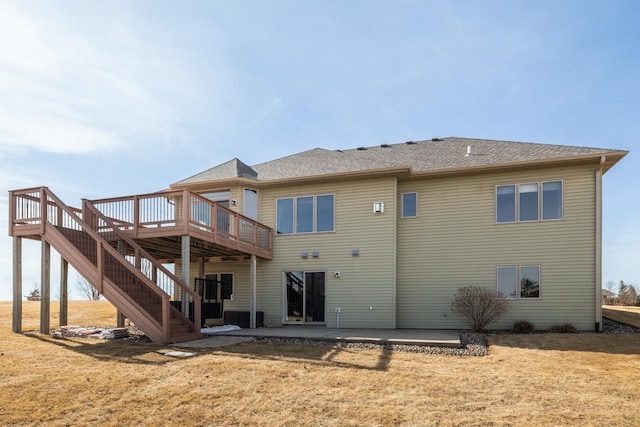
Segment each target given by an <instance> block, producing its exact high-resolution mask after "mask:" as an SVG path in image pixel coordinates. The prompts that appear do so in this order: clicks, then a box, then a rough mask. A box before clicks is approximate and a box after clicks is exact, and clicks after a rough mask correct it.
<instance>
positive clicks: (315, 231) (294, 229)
mask: <svg viewBox="0 0 640 427" xmlns="http://www.w3.org/2000/svg"><path fill="white" fill-rule="evenodd" d="M323 196H331V197H332V199H333V205H332V207H331V209H332V214H333V218H332V219H333V221H332V229H331V230H322V231H318V229H317V228H318V197H323ZM307 197H311V198H312V199H313V212H312V230H311V231H298V230H297V224H296V217H297V214H298V199H303V198H307ZM280 200H291V201H292V203H293V217H292V221H293V224H292V231H291V233H278V202H279V201H280ZM275 228H276V236H286V235H291V234H322V233H334V232H335V231H336V195H335V193H323V194H310V195H304V196H293V197H279V198H277V199H276V227H275Z"/></svg>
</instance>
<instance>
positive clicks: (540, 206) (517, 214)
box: [493, 179, 565, 225]
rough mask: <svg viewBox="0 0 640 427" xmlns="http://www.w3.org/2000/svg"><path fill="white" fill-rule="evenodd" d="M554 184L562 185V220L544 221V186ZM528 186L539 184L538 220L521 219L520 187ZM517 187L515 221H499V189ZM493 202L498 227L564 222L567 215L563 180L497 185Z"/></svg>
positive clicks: (495, 222) (495, 221) (550, 219)
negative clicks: (565, 212)
mask: <svg viewBox="0 0 640 427" xmlns="http://www.w3.org/2000/svg"><path fill="white" fill-rule="evenodd" d="M553 182H559V183H560V185H561V186H562V188H561V191H560V195H561V196H560V197H561V206H560V210H561V215H560V218H549V219H544V217H543V215H544V197H543V193H544V191H543V188H544V184H546V183H553ZM527 184H537V185H538V219H535V220H521V219H520V186H522V185H527ZM511 186H513V187H515V191H516V192H515V221H498V188H499V187H511ZM493 194H494V197H493V202H494V216H493V221H494V224H496V225H501V224H517V223H522V224H527V223H535V222H549V221H564V219H565V215H564V211H565V209H564V208H565V185H564V180H563V179H548V180H544V181H526V182H519V183H518V182H516V183H513V182H511V183H508V184H496V185H495V186H494V190H493Z"/></svg>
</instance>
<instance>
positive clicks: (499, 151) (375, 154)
mask: <svg viewBox="0 0 640 427" xmlns="http://www.w3.org/2000/svg"><path fill="white" fill-rule="evenodd" d="M468 151H469V152H470V154H469V155H467V152H468ZM626 154H627V151H624V150H615V149H604V148H590V147H578V146H568V145H550V144H538V143H528V142H514V141H496V140H487V139H471V138H458V137H448V138H434V139H431V140H425V141H416V142H413V141H409V142H405V143H400V144H383V145H380V146H372V147H359V148H355V149H349V150H326V149H322V148H314V149H312V150H308V151H303V152H301V153H298V154H293V155H291V156H287V157H282V158H280V159H276V160H272V161H269V162H265V163H260V164H258V165H254V166H252V167H249V166H247V165H245V164H244V163H242V162H241V161H240V160H238V159H233V160H230V161H229V162H226V163H223V164H221V165H218V166H215V167H213V168H211V169H208V170H206V171H204V172H201V173H199V174H196V175H194V176H192V177H190V178H187V179H185V180H182V181H179V182H177V183H176V184H174V185H178V186H181V185H184V184H193V183H201V182H206V181H216V180H225V179H233V178H248V179H250V180H255V181H257V182H268V181H277V180H283V179H287V178H307V177H309V178H310V177H322V176H329V175H339V174H347V173H366V172H367V171H372V172H373V171H379V170H386V169H398V168H406V169H407V172H409V171H410V172H411V174H426V173H447V171H464V170H470V171H471V170H476V169H486V168H488V167H496V168H497V167H506V166H518V165H522V166H524V165H527V164H534V163H552V162H563V161H564V162H566V161H569V160H572V161H580V160H588V159H597V158H599V157H601V156H607V157H608V161H607V163H606V165H605V170H607V169H609V168H610V167H611V166H613V165H614V164H615V163H616V162H617V161H619V160H620V159H621V158H622V157H624V156H625V155H626Z"/></svg>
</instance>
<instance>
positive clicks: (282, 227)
mask: <svg viewBox="0 0 640 427" xmlns="http://www.w3.org/2000/svg"><path fill="white" fill-rule="evenodd" d="M334 202H335V196H334V195H333V194H322V195H318V196H303V197H289V198H284V199H278V200H277V201H276V210H277V213H276V215H277V218H276V232H277V234H294V233H322V232H327V231H334V223H335V203H334Z"/></svg>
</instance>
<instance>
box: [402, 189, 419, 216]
mask: <svg viewBox="0 0 640 427" xmlns="http://www.w3.org/2000/svg"><path fill="white" fill-rule="evenodd" d="M416 216H418V193H402V217H403V218H413V217H416Z"/></svg>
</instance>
